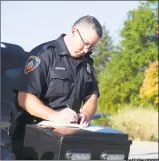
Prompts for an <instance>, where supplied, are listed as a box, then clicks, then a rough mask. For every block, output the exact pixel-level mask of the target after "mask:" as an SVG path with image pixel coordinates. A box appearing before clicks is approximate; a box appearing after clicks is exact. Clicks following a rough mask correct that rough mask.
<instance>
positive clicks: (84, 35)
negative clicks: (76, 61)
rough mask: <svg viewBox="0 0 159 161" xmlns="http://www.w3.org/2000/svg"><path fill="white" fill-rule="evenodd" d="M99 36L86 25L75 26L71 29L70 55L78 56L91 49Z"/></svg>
mask: <svg viewBox="0 0 159 161" xmlns="http://www.w3.org/2000/svg"><path fill="white" fill-rule="evenodd" d="M99 39H100V37H99V36H98V35H97V33H96V32H95V31H94V30H93V29H91V28H88V27H83V26H77V27H74V28H73V29H72V45H73V51H72V53H71V55H72V57H76V58H78V57H80V56H83V55H85V54H86V53H88V52H89V51H91V50H92V49H93V48H94V47H95V45H96V44H97V42H98V40H99Z"/></svg>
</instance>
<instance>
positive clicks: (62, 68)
mask: <svg viewBox="0 0 159 161" xmlns="http://www.w3.org/2000/svg"><path fill="white" fill-rule="evenodd" d="M55 69H56V70H66V68H64V67H55Z"/></svg>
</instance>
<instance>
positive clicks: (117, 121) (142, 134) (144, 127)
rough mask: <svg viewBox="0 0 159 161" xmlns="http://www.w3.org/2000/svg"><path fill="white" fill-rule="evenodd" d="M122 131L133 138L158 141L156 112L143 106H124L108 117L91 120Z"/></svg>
mask: <svg viewBox="0 0 159 161" xmlns="http://www.w3.org/2000/svg"><path fill="white" fill-rule="evenodd" d="M92 123H94V124H100V125H108V126H110V127H112V128H115V129H118V130H120V131H123V132H125V133H127V134H128V135H129V138H130V139H133V140H147V141H158V112H157V111H155V110H149V109H145V108H141V107H140V108H130V107H129V108H125V109H124V110H122V111H121V112H120V113H118V114H114V115H112V116H110V117H108V118H100V119H98V120H94V121H92Z"/></svg>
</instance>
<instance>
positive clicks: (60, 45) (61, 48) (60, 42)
mask: <svg viewBox="0 0 159 161" xmlns="http://www.w3.org/2000/svg"><path fill="white" fill-rule="evenodd" d="M65 36H66V34H62V35H61V36H60V37H59V38H58V39H57V50H58V55H60V56H68V55H70V52H69V51H68V48H67V46H66V44H65V42H64V37H65Z"/></svg>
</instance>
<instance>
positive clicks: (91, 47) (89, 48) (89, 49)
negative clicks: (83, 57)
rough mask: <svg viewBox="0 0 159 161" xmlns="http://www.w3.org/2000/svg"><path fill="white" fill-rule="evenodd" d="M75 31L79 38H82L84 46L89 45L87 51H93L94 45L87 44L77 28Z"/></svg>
mask: <svg viewBox="0 0 159 161" xmlns="http://www.w3.org/2000/svg"><path fill="white" fill-rule="evenodd" d="M77 32H78V34H79V36H80V38H81V40H82V42H83V45H84V46H89V47H88V48H87V49H88V52H94V51H95V47H94V46H91V45H89V44H87V43H86V42H85V41H84V40H83V38H82V36H81V34H80V32H79V30H78V29H77Z"/></svg>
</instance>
